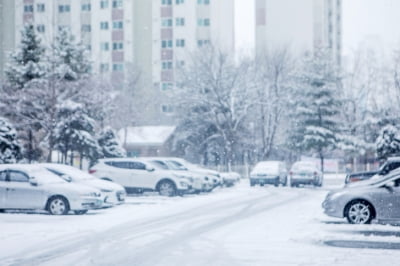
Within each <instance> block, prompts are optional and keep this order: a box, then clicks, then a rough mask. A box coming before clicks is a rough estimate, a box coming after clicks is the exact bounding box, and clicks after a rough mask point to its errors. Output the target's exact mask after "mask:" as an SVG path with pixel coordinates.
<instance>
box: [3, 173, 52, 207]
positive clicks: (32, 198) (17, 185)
mask: <svg viewBox="0 0 400 266" xmlns="http://www.w3.org/2000/svg"><path fill="white" fill-rule="evenodd" d="M7 183H8V186H7V188H6V198H5V207H6V208H9V209H43V208H44V205H43V204H44V202H46V199H45V195H44V191H43V190H42V187H41V186H37V185H36V186H34V185H32V184H31V183H30V182H29V176H28V175H27V174H26V173H24V172H22V171H16V170H9V171H8V182H7Z"/></svg>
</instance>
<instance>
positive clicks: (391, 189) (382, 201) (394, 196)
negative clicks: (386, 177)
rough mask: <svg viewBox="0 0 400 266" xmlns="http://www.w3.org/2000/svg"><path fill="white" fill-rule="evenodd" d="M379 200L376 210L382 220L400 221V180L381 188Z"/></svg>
mask: <svg viewBox="0 0 400 266" xmlns="http://www.w3.org/2000/svg"><path fill="white" fill-rule="evenodd" d="M374 194H375V193H374ZM375 195H376V194H375ZM377 198H378V201H377V202H378V204H379V205H378V206H377V207H376V208H377V209H378V210H377V211H378V212H380V214H381V216H382V217H381V218H383V219H395V220H400V178H398V179H396V180H394V182H389V183H388V184H386V187H381V188H379V194H378V195H377Z"/></svg>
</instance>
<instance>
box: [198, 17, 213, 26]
mask: <svg viewBox="0 0 400 266" xmlns="http://www.w3.org/2000/svg"><path fill="white" fill-rule="evenodd" d="M197 26H199V27H208V26H210V19H209V18H199V19H198V20H197Z"/></svg>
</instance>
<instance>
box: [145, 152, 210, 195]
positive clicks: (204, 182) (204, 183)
mask: <svg viewBox="0 0 400 266" xmlns="http://www.w3.org/2000/svg"><path fill="white" fill-rule="evenodd" d="M143 159H144V160H147V161H148V162H150V163H151V164H152V165H154V167H156V168H159V169H163V170H169V171H171V172H172V173H174V174H176V175H182V176H187V178H189V179H191V180H192V190H193V192H194V193H199V192H208V191H211V190H212V188H213V182H212V181H211V180H210V179H209V178H208V177H207V176H205V175H203V174H198V173H195V172H191V171H187V169H186V168H182V167H178V166H177V165H176V164H174V163H173V162H171V161H170V158H168V157H144V158H143Z"/></svg>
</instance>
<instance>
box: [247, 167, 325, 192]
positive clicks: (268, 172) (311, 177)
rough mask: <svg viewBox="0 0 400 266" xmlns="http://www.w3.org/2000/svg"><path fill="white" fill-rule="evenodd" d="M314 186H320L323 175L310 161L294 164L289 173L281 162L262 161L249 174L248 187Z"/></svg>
mask: <svg viewBox="0 0 400 266" xmlns="http://www.w3.org/2000/svg"><path fill="white" fill-rule="evenodd" d="M289 183H290V185H291V186H298V185H314V186H318V187H320V186H322V183H323V174H322V172H321V171H320V170H319V169H318V167H317V165H316V164H315V163H314V162H311V161H298V162H295V163H294V164H293V165H292V167H291V169H290V171H289V172H288V171H287V169H286V165H285V163H284V162H282V161H262V162H259V163H257V164H256V166H255V167H254V169H253V170H252V171H251V173H250V186H255V185H260V186H264V185H266V184H272V185H274V186H276V187H277V186H279V185H282V186H286V185H288V184H289Z"/></svg>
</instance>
